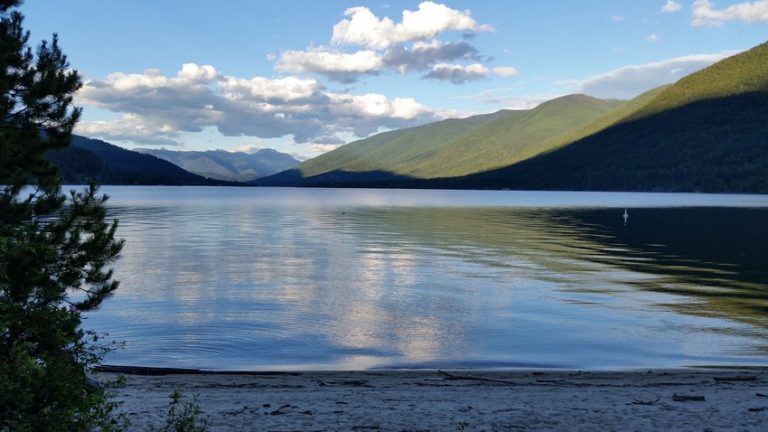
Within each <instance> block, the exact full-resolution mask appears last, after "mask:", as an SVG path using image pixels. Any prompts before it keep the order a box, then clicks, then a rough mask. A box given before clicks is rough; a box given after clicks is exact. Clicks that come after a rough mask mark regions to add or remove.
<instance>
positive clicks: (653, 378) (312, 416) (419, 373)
mask: <svg viewBox="0 0 768 432" xmlns="http://www.w3.org/2000/svg"><path fill="white" fill-rule="evenodd" d="M147 369H158V368H144V369H143V371H144V373H142V374H139V375H136V374H132V375H125V376H126V378H127V384H126V386H125V387H124V388H122V389H118V390H117V399H118V400H120V401H123V405H122V407H121V409H122V411H124V412H126V413H128V418H129V419H130V420H131V422H132V427H131V428H130V429H129V430H131V431H133V430H136V431H140V430H145V429H146V427H147V426H149V425H159V424H161V422H163V421H164V419H165V413H166V411H167V406H168V401H169V397H170V394H171V393H173V391H175V390H179V391H180V392H181V393H182V395H183V396H184V397H185V399H189V398H191V397H193V396H196V395H197V397H198V403H199V405H200V408H201V409H202V411H203V414H202V415H201V418H207V419H208V425H209V430H211V431H249V430H262V431H275V432H287V431H337V430H339V431H342V430H346V431H455V430H465V431H475V430H477V431H481V430H484V431H492V430H498V431H520V430H526V431H529V430H542V431H543V430H595V429H598V428H601V429H608V430H622V431H623V430H640V431H644V430H676V431H699V432H701V431H707V430H711V431H719V430H739V431H745V430H746V431H751V430H762V429H763V428H764V427H765V425H766V424H768V368H765V367H697V368H690V369H659V370H653V369H651V370H647V369H646V370H631V371H604V372H601V371H586V372H585V371H560V370H556V371H552V370H472V369H457V370H446V371H438V370H381V371H379V370H372V371H335V372H334V371H287V372H275V371H264V372H259V371H251V372H227V371H221V372H215V371H214V372H212V371H199V370H192V372H190V370H186V373H185V370H179V369H172V368H170V369H169V368H160V369H165V370H160V371H158V370H154V371H152V372H155V373H154V374H149V373H146V372H147ZM160 372H162V373H165V374H160ZM118 375H119V374H117V373H115V372H114V371H111V372H106V371H101V372H96V373H95V376H96V378H97V379H99V380H111V379H114V378H116V377H117V376H118Z"/></svg>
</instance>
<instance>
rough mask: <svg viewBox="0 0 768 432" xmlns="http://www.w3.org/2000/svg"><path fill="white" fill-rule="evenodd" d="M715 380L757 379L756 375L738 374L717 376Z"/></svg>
mask: <svg viewBox="0 0 768 432" xmlns="http://www.w3.org/2000/svg"><path fill="white" fill-rule="evenodd" d="M715 381H719V382H729V381H757V377H756V376H755V375H737V376H732V377H715Z"/></svg>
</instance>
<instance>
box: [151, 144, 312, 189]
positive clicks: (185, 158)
mask: <svg viewBox="0 0 768 432" xmlns="http://www.w3.org/2000/svg"><path fill="white" fill-rule="evenodd" d="M136 151H137V152H140V153H144V154H149V155H152V156H156V157H158V158H160V159H164V160H166V161H168V162H170V163H172V164H174V165H176V166H178V167H180V168H183V169H185V170H186V171H189V172H191V173H195V174H198V175H201V176H203V177H208V178H212V179H217V180H226V181H236V182H248V181H252V180H255V179H258V178H260V177H265V176H268V175H272V174H275V173H278V172H280V171H284V170H288V169H291V168H294V167H295V166H296V165H298V164H299V163H300V162H299V161H298V160H297V159H295V158H294V157H292V156H290V155H288V154H285V153H280V152H278V151H276V150H272V149H261V150H259V151H257V152H255V153H242V152H228V151H224V150H210V151H204V152H200V151H173V150H165V149H161V150H158V149H136Z"/></svg>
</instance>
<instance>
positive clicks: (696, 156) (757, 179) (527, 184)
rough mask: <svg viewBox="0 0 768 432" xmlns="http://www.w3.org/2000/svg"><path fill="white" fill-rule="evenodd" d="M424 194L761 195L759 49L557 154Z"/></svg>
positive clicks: (664, 93) (763, 103)
mask: <svg viewBox="0 0 768 432" xmlns="http://www.w3.org/2000/svg"><path fill="white" fill-rule="evenodd" d="M430 186H432V187H462V188H464V187H494V188H496V187H508V188H516V189H581V190H650V191H706V192H759V193H768V44H762V45H760V46H758V47H756V48H753V49H752V50H750V51H747V52H744V53H742V54H738V55H736V56H733V57H730V58H727V59H725V60H722V61H720V62H718V63H716V64H714V65H712V66H710V67H708V68H706V69H704V70H702V71H699V72H697V73H694V74H692V75H690V76H688V77H686V78H683V79H682V80H680V81H678V82H677V83H675V84H673V85H671V86H668V87H666V88H664V89H662V90H661V91H660V92H658V94H656V95H655V96H654V97H653V98H651V100H650V101H648V102H647V103H646V104H645V105H643V106H642V107H640V108H638V109H637V110H635V112H633V113H630V114H628V115H627V116H625V117H624V118H623V119H621V120H619V121H618V122H617V123H616V124H615V125H613V126H611V127H608V128H606V129H604V130H602V131H599V132H598V133H596V134H594V135H591V136H588V137H585V138H583V139H581V140H577V141H576V142H574V143H571V144H569V145H567V146H565V147H563V148H561V149H559V150H557V151H553V152H551V153H549V154H545V155H542V156H539V157H536V158H533V159H530V160H527V161H523V162H521V163H518V164H515V165H512V166H510V167H507V168H503V169H500V170H495V171H491V172H486V173H478V174H474V175H470V176H466V177H462V178H454V179H445V180H441V181H438V182H433V183H432V184H431V185H430Z"/></svg>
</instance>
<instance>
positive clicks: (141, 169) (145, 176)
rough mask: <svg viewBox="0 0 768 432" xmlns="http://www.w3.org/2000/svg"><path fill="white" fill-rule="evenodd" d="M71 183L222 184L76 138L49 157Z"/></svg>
mask: <svg viewBox="0 0 768 432" xmlns="http://www.w3.org/2000/svg"><path fill="white" fill-rule="evenodd" d="M48 157H49V159H50V160H51V162H53V163H54V165H56V166H58V167H59V170H60V171H61V175H62V180H63V182H64V183H67V184H85V183H88V182H89V181H91V180H95V181H96V182H98V183H100V184H126V185H133V184H135V185H156V184H158V185H212V184H222V182H220V181H212V180H210V179H207V178H205V177H201V176H199V175H196V174H192V173H189V172H187V171H184V170H183V169H181V168H179V167H177V166H176V165H174V164H172V163H170V162H167V161H164V160H162V159H158V158H156V157H154V156H150V155H145V154H141V153H137V152H134V151H130V150H126V149H123V148H120V147H118V146H115V145H112V144H109V143H107V142H104V141H101V140H97V139H91V138H86V137H82V136H77V135H73V137H72V144H71V145H70V146H69V147H67V148H65V149H62V150H57V151H53V152H51V153H50V154H49V155H48Z"/></svg>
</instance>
